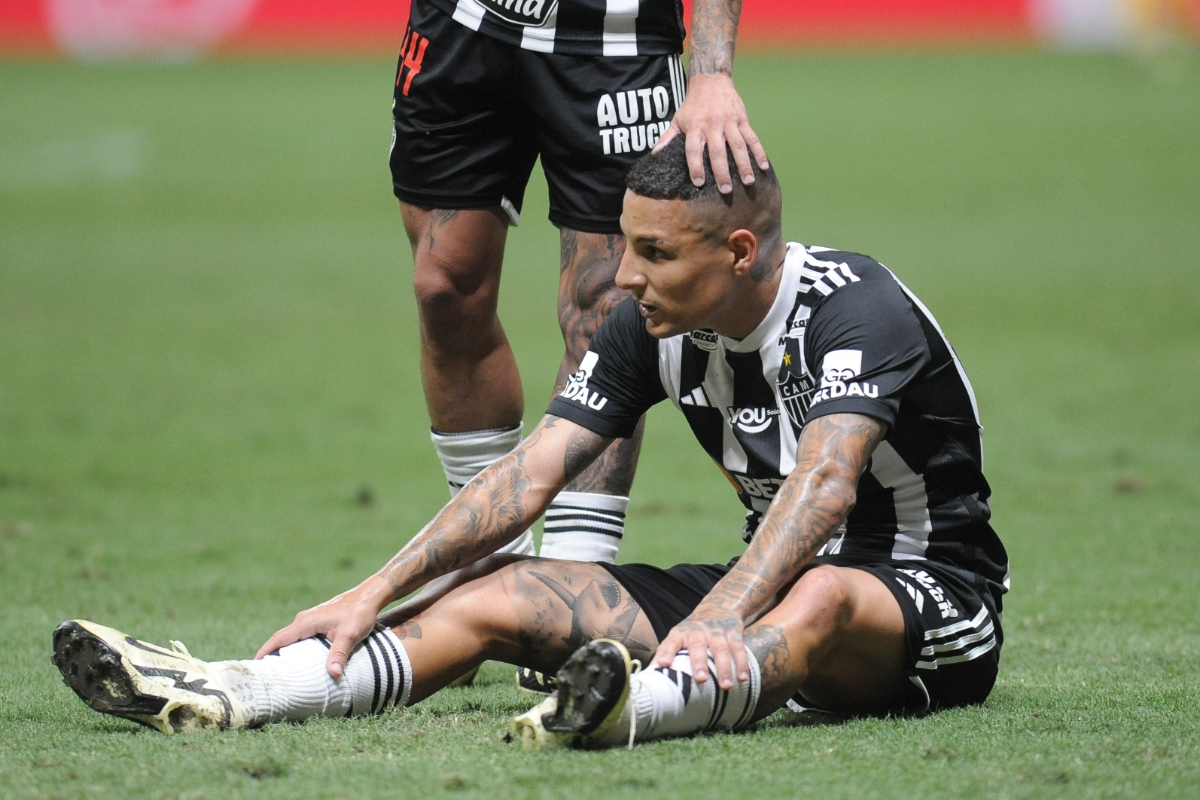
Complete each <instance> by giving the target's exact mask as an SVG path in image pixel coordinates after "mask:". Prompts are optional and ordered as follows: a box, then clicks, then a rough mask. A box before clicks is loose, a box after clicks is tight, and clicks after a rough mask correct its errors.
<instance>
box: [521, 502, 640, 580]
mask: <svg viewBox="0 0 1200 800" xmlns="http://www.w3.org/2000/svg"><path fill="white" fill-rule="evenodd" d="M628 508H629V498H628V497H621V496H620V495H612V494H596V493H595V492H559V493H558V497H556V498H554V502H552V503H551V504H550V507H549V508H548V509H546V519H545V522H544V523H543V525H542V547H541V550H539V551H538V555H540V556H541V557H542V558H561V559H565V560H568V561H602V562H604V563H606V564H612V563H613V562H615V561H616V560H617V549H618V548H619V547H620V546H621V536H622V535H623V534H624V533H625V511H626V509H628Z"/></svg>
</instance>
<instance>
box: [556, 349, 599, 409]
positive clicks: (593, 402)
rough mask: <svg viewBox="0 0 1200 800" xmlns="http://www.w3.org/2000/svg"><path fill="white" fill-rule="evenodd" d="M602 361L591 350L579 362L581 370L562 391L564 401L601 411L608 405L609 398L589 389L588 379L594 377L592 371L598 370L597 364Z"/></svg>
mask: <svg viewBox="0 0 1200 800" xmlns="http://www.w3.org/2000/svg"><path fill="white" fill-rule="evenodd" d="M599 360H600V356H598V355H596V354H595V353H594V352H592V351H591V350H588V351H587V353H586V354H585V355H584V356H583V361H581V362H579V369H578V370H577V371H576V372H575V374H574V375H572V376H571V380H569V381H568V382H567V386H566V388H565V389H563V390H562V397H563V399H564V400H573V401H574V402H576V403H579V404H580V405H581V406H585V407H587V408H590V409H592V410H593V411H599V410H600V409H602V408H604V406H606V405H607V404H608V398H607V397H604V396H602V395H601V394H599V393H598V392H596V391H595V390H594V389H589V388H588V385H587V384H588V379H589V378H591V377H592V370H594V369H595V368H596V362H597V361H599Z"/></svg>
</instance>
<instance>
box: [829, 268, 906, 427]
mask: <svg viewBox="0 0 1200 800" xmlns="http://www.w3.org/2000/svg"><path fill="white" fill-rule="evenodd" d="M805 351H806V352H805V360H806V362H807V364H808V367H809V371H810V372H811V373H812V375H813V377H814V379H815V380H816V383H817V387H816V389H815V390H814V393H813V396H812V398H813V399H812V403H811V404H810V406H809V410H808V415H807V419H813V418H814V417H819V416H825V415H827V414H841V413H847V412H849V413H856V414H865V415H867V416H870V417H874V418H875V419H879V420H882V421H883V422H885V423H887V424H888V426H889V427H891V426H894V425H895V424H896V416H897V413H898V412H899V409H900V400H901V397H902V396H903V394H904V393H905V391H906V389H908V388H909V387H910V386H911V385H912V384H913V383H914V382H915V381H917V380H919V378H920V376H921V374H922V372H923V370H924V369H925V367H926V366H927V365H928V364H929V363H930V353H929V346H928V343H927V342H926V339H925V334H924V331H923V329H922V327H921V323H920V321H919V320H918V318H917V315H916V313H915V312H914V309H913V307H912V305H911V303H910V302H909V299H908V297H907V296H906V295H905V294H904V291H903V290H902V289H901V288H900V285H899V284H898V283H897V282H896V281H895V280H894V279H892V278H890V277H881V278H876V279H874V280H861V281H857V282H854V283H850V284H848V285H846V286H844V287H842V288H840V289H838V290H837V291H835V292H833V293H832V294H831V295H829V296H828V297H827V298H825V300H824V301H822V303H821V304H820V305H819V306H817V308H815V309H814V310H813V315H812V318H811V320H810V322H809V326H808V333H807V337H806V342H805Z"/></svg>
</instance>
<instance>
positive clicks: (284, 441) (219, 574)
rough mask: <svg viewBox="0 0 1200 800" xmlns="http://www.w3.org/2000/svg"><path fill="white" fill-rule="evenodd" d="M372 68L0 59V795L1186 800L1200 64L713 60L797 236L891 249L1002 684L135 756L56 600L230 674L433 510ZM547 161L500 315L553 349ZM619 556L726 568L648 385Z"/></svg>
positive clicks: (726, 525) (188, 739) (692, 470)
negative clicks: (921, 333) (686, 717)
mask: <svg viewBox="0 0 1200 800" xmlns="http://www.w3.org/2000/svg"><path fill="white" fill-rule="evenodd" d="M391 71H392V65H391V64H390V62H389V61H388V60H387V59H386V58H385V59H381V60H380V61H378V62H376V63H353V64H330V63H324V64H311V65H310V64H298V63H247V64H215V65H214V64H210V65H201V66H174V67H148V66H109V67H78V66H60V65H46V64H11V63H10V64H2V65H0V87H3V88H0V103H2V104H3V109H4V113H3V114H0V599H2V601H3V614H2V615H0V642H2V643H3V646H2V647H0V742H3V745H2V746H0V795H3V796H13V797H26V796H46V797H77V796H81V795H88V796H114V795H123V796H141V795H155V796H181V797H183V796H189V797H190V796H195V797H205V796H229V795H234V796H287V797H296V796H313V797H333V796H347V795H351V794H359V793H361V794H367V793H369V794H372V795H383V796H392V795H401V794H405V795H409V794H416V795H421V796H431V795H439V794H448V795H450V794H452V795H459V796H464V797H484V796H487V797H507V796H514V797H520V796H529V797H542V796H544V797H561V796H567V795H570V796H582V797H590V796H606V795H616V794H618V793H620V794H629V793H638V794H640V795H643V796H655V797H657V796H663V797H684V796H695V795H702V796H730V797H735V796H742V795H746V794H751V793H752V794H754V795H756V796H761V797H776V796H783V797H788V796H810V795H811V796H822V797H854V798H859V797H893V796H896V797H900V796H903V797H913V796H923V797H963V796H971V795H985V796H996V797H1056V796H1063V797H1110V796H1113V797H1116V796H1123V797H1148V796H1149V797H1190V796H1195V794H1196V792H1197V790H1198V789H1200V682H1198V679H1197V671H1198V668H1200V569H1197V564H1198V563H1200V521H1198V520H1200V414H1197V412H1196V403H1197V401H1196V398H1197V397H1198V396H1200V64H1198V63H1197V62H1196V60H1195V58H1194V57H1193V58H1192V60H1191V61H1190V62H1189V63H1186V64H1185V65H1184V66H1183V67H1182V68H1181V69H1180V70H1178V71H1177V72H1176V73H1174V75H1173V77H1172V78H1171V80H1167V81H1164V80H1162V79H1160V78H1156V77H1154V76H1152V75H1150V74H1147V73H1146V72H1143V71H1142V70H1140V69H1139V68H1138V67H1137V66H1136V65H1135V64H1132V63H1130V62H1127V61H1125V60H1122V59H1120V58H1115V57H1083V56H1050V55H1039V54H1029V53H1022V54H1016V53H997V54H988V55H962V54H944V55H888V56H875V57H852V56H825V57H819V58H818V57H813V58H784V57H768V56H758V57H754V56H749V55H747V56H745V57H743V58H741V59H740V61H739V67H738V81H739V86H740V88H741V90H742V93H743V95H744V97H745V99H746V101H747V105H748V107H749V109H750V112H751V116H752V121H753V123H754V125H755V127H756V129H757V130H758V132H759V133H760V134H761V135H762V137H763V139H764V140H765V142H766V144H767V147H768V150H769V152H770V154H771V155H772V157H773V159H774V161H775V163H776V166H777V168H778V169H779V171H780V174H781V178H782V180H783V181H784V185H785V196H786V199H787V204H786V209H785V214H786V217H787V228H788V233H789V236H791V237H792V238H796V239H799V240H801V241H805V242H808V243H814V244H825V245H831V246H838V247H844V248H848V249H857V250H861V251H863V252H867V253H870V254H872V255H874V256H876V257H878V258H880V259H881V260H883V261H884V262H885V263H887V264H888V265H889V266H890V267H892V268H893V269H894V270H896V271H897V272H898V273H899V274H900V276H901V277H902V278H903V279H904V280H905V282H906V283H908V285H909V286H910V287H912V288H913V289H914V290H915V291H916V292H917V293H918V294H920V295H921V296H922V298H923V299H924V300H925V301H926V303H927V304H928V305H929V306H930V307H931V308H932V309H933V311H934V313H935V314H937V316H938V317H939V319H940V321H941V323H942V325H943V327H944V329H945V330H946V331H947V333H948V334H949V335H950V337H951V338H952V340H953V341H954V342H955V345H956V347H957V349H958V351H959V354H960V355H961V356H962V358H963V360H964V362H965V364H966V366H967V369H968V371H969V373H970V375H971V376H972V379H973V381H974V383H975V388H976V391H977V393H978V395H979V399H980V405H981V411H982V414H983V417H984V422H985V424H986V425H987V431H986V433H985V449H986V452H987V455H988V464H987V472H988V475H989V478H990V479H991V482H992V484H993V487H994V490H995V498H994V504H993V507H994V510H995V523H996V527H997V529H998V530H999V531H1000V533H1001V535H1002V536H1003V537H1004V539H1005V541H1006V543H1007V544H1008V546H1009V550H1010V553H1011V556H1012V564H1013V592H1012V593H1011V594H1010V596H1009V600H1008V602H1007V604H1006V613H1005V619H1004V622H1005V628H1006V633H1007V642H1006V645H1005V650H1004V658H1003V663H1002V672H1001V676H1000V681H999V683H998V685H997V687H996V689H995V692H994V693H993V695H992V698H991V699H990V700H989V701H988V703H987V704H986V705H984V706H982V707H980V708H973V709H965V710H957V711H953V712H949V713H943V714H938V715H934V716H931V717H928V718H926V719H920V720H912V719H887V720H868V721H854V722H848V723H845V724H842V725H836V726H828V725H816V726H813V725H797V724H795V723H794V722H793V721H791V720H789V719H788V718H787V717H786V716H782V715H777V716H776V717H773V718H772V719H770V720H768V721H766V722H765V723H763V724H762V725H760V727H759V729H758V730H757V731H756V732H753V733H748V734H745V735H739V736H711V737H705V738H701V739H695V740H686V741H674V742H662V743H656V744H652V745H646V746H641V747H639V748H638V749H637V750H635V751H634V752H632V753H630V752H624V751H613V752H604V753H574V752H571V753H547V754H537V755H525V754H522V753H520V752H519V751H518V750H516V749H515V748H513V747H510V746H504V745H501V744H500V743H499V742H498V734H499V731H500V730H501V729H502V727H503V725H504V722H505V721H506V719H507V717H509V716H510V715H512V714H514V713H518V712H520V711H522V710H524V709H525V708H526V707H527V706H528V704H529V700H527V699H525V698H524V697H522V696H519V695H518V694H517V693H516V691H515V690H514V689H513V688H511V686H510V683H509V682H510V680H511V671H510V670H508V669H506V668H504V667H502V666H500V665H495V664H490V665H487V666H486V667H485V669H484V671H483V673H482V675H481V679H480V684H481V685H479V686H477V687H476V688H474V689H469V690H448V691H446V692H443V693H442V694H441V695H439V696H437V697H435V698H433V699H431V700H429V701H426V702H425V703H422V704H421V705H420V706H418V707H416V708H414V709H412V710H410V711H407V712H403V713H393V714H390V715H387V716H384V717H382V718H377V719H368V720H361V719H360V720H351V721H344V720H317V721H314V722H312V723H310V724H305V725H274V726H269V727H268V728H266V729H264V730H261V731H255V732H238V733H225V734H196V735H186V736H176V737H171V738H168V737H163V736H160V735H157V734H155V733H153V732H150V731H146V730H143V729H140V728H138V727H136V726H134V725H132V724H127V723H125V722H122V721H119V720H115V719H110V718H106V717H103V716H101V715H99V714H95V713H93V712H91V711H90V710H88V709H87V708H85V707H84V706H83V705H82V704H81V703H79V702H78V701H77V700H76V699H75V697H74V696H73V695H72V694H71V693H70V691H69V690H67V689H66V688H65V687H64V686H63V685H62V684H61V682H60V681H59V678H58V675H57V673H56V672H55V670H54V669H53V668H52V667H51V665H50V662H49V643H50V632H51V630H52V629H53V627H54V625H55V624H57V623H58V622H59V621H60V620H63V619H66V618H69V617H76V616H82V617H88V618H92V619H95V620H97V621H100V622H103V623H105V624H110V625H114V626H117V627H119V628H122V629H125V630H128V631H130V632H131V633H134V634H136V635H139V636H142V637H145V638H148V639H151V640H154V641H165V640H167V639H170V638H177V639H181V640H183V641H185V642H187V643H188V645H189V646H190V647H191V649H192V651H193V652H195V653H197V654H198V655H200V656H201V657H208V658H217V657H228V656H236V655H239V654H246V655H248V654H250V653H252V652H253V651H254V650H255V649H256V648H257V646H258V645H259V644H260V643H261V642H262V641H263V640H264V639H265V638H266V637H267V636H268V635H269V634H270V633H271V631H273V630H275V629H276V628H277V627H279V626H280V625H282V624H284V623H286V622H287V621H288V620H289V619H290V618H291V615H292V614H293V613H295V612H296V611H297V610H299V609H301V608H303V607H306V606H308V605H311V604H313V603H316V602H319V601H321V600H324V599H326V598H327V597H329V596H331V595H332V594H334V593H336V592H338V591H340V590H342V589H344V588H346V587H347V586H349V585H351V584H353V583H354V582H356V581H358V580H359V579H361V578H362V577H364V576H365V575H367V574H369V573H370V572H371V571H373V570H374V569H375V568H376V567H377V566H378V565H379V564H380V563H382V562H383V561H384V560H385V559H386V558H387V557H388V556H389V555H391V554H392V553H393V552H394V551H395V550H396V549H398V547H399V546H400V545H401V544H402V543H403V542H404V541H405V540H406V539H407V538H408V537H409V536H411V535H412V534H413V533H414V532H415V531H416V530H417V528H418V527H419V526H420V525H421V524H422V523H423V522H424V521H426V520H427V519H428V517H429V516H430V515H431V514H432V513H434V512H435V511H436V510H437V508H438V507H439V506H440V505H441V503H442V501H443V499H444V497H445V487H444V485H443V484H442V482H441V480H440V478H439V475H438V473H439V471H438V468H437V465H436V462H435V459H434V456H433V453H432V449H431V447H430V445H429V443H428V440H427V436H426V419H425V415H424V409H423V404H422V400H421V392H420V385H419V381H418V378H417V365H416V355H415V346H414V345H415V342H416V338H417V334H416V325H415V313H414V306H413V302H412V300H411V292H410V289H409V286H408V282H409V270H410V269H411V265H410V263H409V258H408V255H407V246H406V243H405V241H404V237H403V234H402V232H401V229H400V224H399V215H398V214H397V213H396V210H395V206H394V202H393V200H392V199H391V197H390V187H389V184H388V176H387V171H386V166H385V158H386V152H387V144H388V135H389V131H388V126H389V101H390V96H389V85H390V80H391ZM543 197H544V189H543V187H542V185H541V183H540V179H538V180H535V183H534V185H533V186H532V187H531V189H530V192H529V196H528V199H527V205H526V209H525V215H524V218H525V223H524V224H523V225H522V227H521V228H519V229H518V230H516V231H515V232H514V233H513V235H512V239H511V245H510V255H509V259H508V269H507V273H506V276H505V287H504V298H503V303H502V314H503V316H504V319H505V322H506V325H507V328H508V331H509V335H510V337H511V338H512V339H513V341H514V344H515V347H516V349H517V354H518V358H519V360H520V363H521V367H522V370H523V375H524V378H525V382H526V387H527V398H528V407H529V414H528V417H527V419H528V422H529V424H532V422H533V421H534V420H536V419H537V417H538V416H540V413H541V411H542V409H543V408H544V405H545V400H546V399H547V398H548V393H549V389H550V385H551V379H552V376H553V373H554V368H555V365H556V363H557V360H558V355H559V350H558V345H557V344H556V341H557V338H558V334H557V328H556V325H555V322H554V319H553V308H554V298H555V286H554V284H555V280H556V276H557V268H556V264H557V237H556V234H555V232H554V231H553V229H552V228H551V227H550V226H549V224H548V223H546V222H545V202H544V199H543ZM649 427H650V434H649V436H648V437H647V446H646V448H645V450H646V452H645V454H644V456H643V458H642V463H641V470H640V474H639V477H638V480H637V483H636V486H635V488H634V501H633V505H632V507H631V512H630V517H629V526H628V527H629V529H628V534H627V538H626V544H625V547H624V549H623V551H622V558H623V559H625V560H649V561H653V562H658V563H671V562H673V561H675V560H677V559H678V557H679V556H680V554H683V553H687V554H688V555H689V558H694V559H696V560H707V559H725V558H728V557H729V556H731V555H733V554H734V553H735V552H737V551H738V549H739V547H738V544H739V541H738V538H737V533H736V532H737V529H738V519H739V514H738V511H737V503H736V501H735V498H734V497H733V495H732V493H731V491H730V490H729V488H728V486H727V484H726V483H725V482H724V479H722V478H721V477H720V476H719V475H718V474H717V473H716V471H715V470H714V469H713V468H712V467H711V466H710V465H709V464H708V462H707V459H705V458H703V457H701V454H700V451H699V449H698V446H696V445H695V444H694V443H692V442H691V440H690V436H689V434H688V433H687V432H686V430H685V429H684V428H683V426H682V424H681V422H680V420H678V419H677V418H676V417H675V416H674V413H673V412H671V411H670V410H669V409H659V410H658V412H656V413H655V414H654V415H653V417H652V419H651V424H650V426H649Z"/></svg>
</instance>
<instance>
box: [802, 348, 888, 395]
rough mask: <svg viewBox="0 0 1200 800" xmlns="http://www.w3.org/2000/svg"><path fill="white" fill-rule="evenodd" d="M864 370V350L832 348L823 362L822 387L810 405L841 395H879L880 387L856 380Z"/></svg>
mask: <svg viewBox="0 0 1200 800" xmlns="http://www.w3.org/2000/svg"><path fill="white" fill-rule="evenodd" d="M861 372H862V350H830V351H829V352H828V353H826V354H825V359H824V360H823V361H822V362H821V388H820V389H818V390H817V391H816V393H815V394H813V398H812V402H811V403H810V404H809V405H810V406H815V405H816V404H817V403H820V402H823V401H825V400H835V399H837V398H839V397H871V398H876V397H879V387H878V386H876V385H875V384H873V383H867V382H865V381H855V380H854V378H857V377H858V375H859V373H861Z"/></svg>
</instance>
